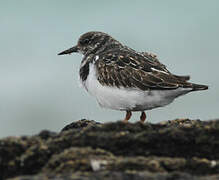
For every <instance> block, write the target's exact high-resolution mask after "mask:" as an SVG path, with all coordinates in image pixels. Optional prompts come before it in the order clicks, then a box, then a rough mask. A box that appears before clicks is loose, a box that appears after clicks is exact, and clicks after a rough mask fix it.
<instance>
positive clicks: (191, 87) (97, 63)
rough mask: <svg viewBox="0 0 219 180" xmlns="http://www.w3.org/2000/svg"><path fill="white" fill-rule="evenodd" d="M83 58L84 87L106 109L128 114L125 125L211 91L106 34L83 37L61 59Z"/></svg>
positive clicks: (152, 55)
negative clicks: (183, 98) (137, 115)
mask: <svg viewBox="0 0 219 180" xmlns="http://www.w3.org/2000/svg"><path fill="white" fill-rule="evenodd" d="M71 53H80V54H82V55H83V58H82V61H81V64H80V70H79V76H80V82H81V84H82V86H83V87H84V88H85V89H86V90H87V91H88V93H89V94H91V95H92V96H94V97H95V98H96V100H97V101H98V103H99V105H100V106H101V107H104V108H108V109H113V110H119V111H125V112H126V115H125V118H124V119H123V122H126V123H127V122H128V120H129V119H130V118H131V116H132V112H135V111H140V112H141V115H140V120H139V121H140V122H141V123H144V122H145V120H146V113H145V111H146V110H151V109H154V108H158V107H163V106H166V105H168V104H170V103H171V102H173V100H174V99H175V98H177V97H179V96H182V95H185V94H187V93H189V92H193V91H200V90H206V89H208V86H207V85H200V84H195V83H191V82H189V80H190V76H179V75H176V74H173V73H171V72H170V71H169V70H168V69H167V68H166V66H165V65H164V64H162V63H161V62H160V61H159V60H158V58H157V55H155V54H152V53H148V52H138V51H135V50H134V49H132V48H130V47H128V46H126V45H123V44H122V43H121V42H119V41H118V40H116V39H114V38H113V37H112V36H110V35H108V34H107V33H104V32H99V31H90V32H87V33H84V34H82V35H81V36H80V37H79V39H78V42H77V44H76V45H75V46H73V47H71V48H69V49H67V50H65V51H62V52H60V53H59V54H58V55H66V54H71Z"/></svg>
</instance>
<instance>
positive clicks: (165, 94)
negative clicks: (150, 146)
mask: <svg viewBox="0 0 219 180" xmlns="http://www.w3.org/2000/svg"><path fill="white" fill-rule="evenodd" d="M82 85H83V86H84V87H85V89H86V90H87V91H88V92H89V93H90V94H91V95H92V96H94V97H95V98H96V99H97V101H98V103H99V104H100V106H101V107H105V108H109V109H115V110H131V111H144V110H149V109H153V108H155V107H161V106H165V105H167V104H169V103H171V102H172V101H173V100H174V99H175V98H176V97H178V96H180V95H183V94H186V93H187V92H189V91H188V89H186V90H185V89H183V88H178V89H176V90H165V91H164V90H153V91H142V90H139V89H136V88H124V87H120V88H118V87H109V86H103V85H102V84H100V83H99V81H98V80H97V73H96V68H95V65H94V64H92V63H90V66H89V75H88V77H87V79H86V81H84V82H82Z"/></svg>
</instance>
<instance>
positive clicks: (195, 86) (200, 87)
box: [192, 84, 208, 91]
mask: <svg viewBox="0 0 219 180" xmlns="http://www.w3.org/2000/svg"><path fill="white" fill-rule="evenodd" d="M206 89H208V86H206V85H202V84H192V91H201V90H206Z"/></svg>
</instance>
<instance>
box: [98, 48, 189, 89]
mask: <svg viewBox="0 0 219 180" xmlns="http://www.w3.org/2000/svg"><path fill="white" fill-rule="evenodd" d="M95 65H96V69H97V76H98V81H99V82H100V83H101V84H102V85H108V86H117V87H130V88H138V89H141V90H144V91H145V90H150V89H157V90H158V89H159V90H161V89H163V90H165V89H177V88H179V87H184V88H189V87H191V88H192V84H191V83H188V82H186V80H185V79H184V78H179V77H177V76H176V75H173V74H171V73H170V72H169V71H168V70H167V69H166V66H165V65H163V64H161V63H160V62H159V61H158V60H156V59H154V58H147V57H146V56H143V55H142V54H141V53H135V52H131V51H121V50H118V51H115V50H114V51H111V52H110V51H109V52H106V53H104V54H100V55H99V57H98V60H97V61H96V62H95Z"/></svg>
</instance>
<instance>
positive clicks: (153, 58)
mask: <svg viewBox="0 0 219 180" xmlns="http://www.w3.org/2000/svg"><path fill="white" fill-rule="evenodd" d="M141 54H142V55H143V56H144V57H145V58H146V59H150V60H152V61H155V62H157V63H158V64H160V66H161V67H163V68H165V69H166V71H168V70H167V68H166V66H165V65H164V64H162V63H161V62H160V61H159V60H158V58H157V55H156V54H153V53H148V52H141ZM172 75H173V76H175V77H176V78H177V79H181V80H182V81H183V80H184V81H188V80H190V76H188V75H185V76H179V75H175V74H172Z"/></svg>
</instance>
